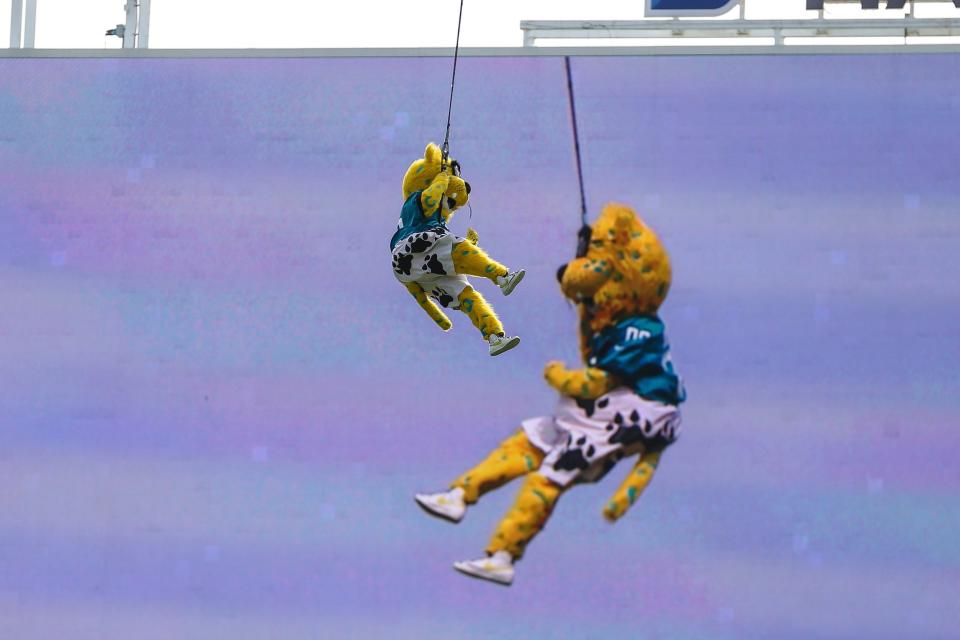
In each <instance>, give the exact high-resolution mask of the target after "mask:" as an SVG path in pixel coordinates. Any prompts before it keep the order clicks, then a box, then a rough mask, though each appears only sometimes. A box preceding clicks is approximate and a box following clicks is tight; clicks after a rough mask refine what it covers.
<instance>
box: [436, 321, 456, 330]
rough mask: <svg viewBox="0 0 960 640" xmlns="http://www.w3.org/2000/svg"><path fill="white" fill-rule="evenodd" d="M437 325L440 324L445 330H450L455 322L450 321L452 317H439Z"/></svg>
mask: <svg viewBox="0 0 960 640" xmlns="http://www.w3.org/2000/svg"><path fill="white" fill-rule="evenodd" d="M437 326H439V327H440V328H441V329H443V330H444V331H450V329H451V328H452V327H453V323H452V322H450V318H438V319H437Z"/></svg>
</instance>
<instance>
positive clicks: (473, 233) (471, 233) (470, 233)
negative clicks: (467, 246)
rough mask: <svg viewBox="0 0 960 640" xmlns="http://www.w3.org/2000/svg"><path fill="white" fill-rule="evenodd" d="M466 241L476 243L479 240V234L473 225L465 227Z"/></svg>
mask: <svg viewBox="0 0 960 640" xmlns="http://www.w3.org/2000/svg"><path fill="white" fill-rule="evenodd" d="M467 242H472V243H473V244H477V243H478V242H480V234H479V233H477V230H476V229H474V228H473V227H467Z"/></svg>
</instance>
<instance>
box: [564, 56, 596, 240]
mask: <svg viewBox="0 0 960 640" xmlns="http://www.w3.org/2000/svg"><path fill="white" fill-rule="evenodd" d="M563 64H564V66H565V67H566V69H567V95H568V96H569V97H570V121H571V122H572V123H573V151H574V154H575V155H576V157H577V182H578V183H579V184H580V230H579V231H577V257H578V258H582V257H583V256H585V255H587V248H588V247H589V246H590V237H591V235H592V231H593V230H592V229H591V228H590V225H588V224H587V196H586V194H585V193H584V190H583V168H582V167H581V162H580V132H579V131H578V130H577V107H576V105H575V104H574V101H573V74H572V73H570V56H564V57H563Z"/></svg>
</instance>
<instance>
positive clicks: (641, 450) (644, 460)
mask: <svg viewBox="0 0 960 640" xmlns="http://www.w3.org/2000/svg"><path fill="white" fill-rule="evenodd" d="M557 277H558V280H559V281H560V288H561V290H562V291H563V294H564V296H566V297H567V298H568V299H570V300H571V301H573V302H575V303H576V305H577V310H578V313H579V318H580V332H579V333H580V351H581V354H582V356H583V361H584V364H585V365H586V366H585V367H583V368H580V369H572V370H571V369H567V368H566V367H564V365H563V364H562V363H560V362H550V363H549V364H547V366H546V368H545V370H544V377H545V378H546V381H547V383H548V384H549V385H550V386H551V387H553V388H554V389H556V390H557V391H558V392H559V393H560V396H561V397H560V401H559V404H558V406H557V409H556V411H555V412H554V415H552V416H545V417H539V418H532V419H528V420H524V421H523V422H522V423H521V428H520V430H519V431H517V432H516V434H514V435H513V436H511V437H509V438H507V440H505V441H504V442H503V443H501V444H500V446H499V447H497V448H496V449H495V450H494V451H493V452H491V453H490V455H489V456H488V457H487V458H486V459H485V460H483V461H482V462H481V463H480V464H478V465H477V466H476V467H474V468H473V469H471V470H470V471H467V472H466V473H464V474H463V475H462V476H460V477H459V478H457V479H456V480H455V481H454V482H453V483H452V484H451V486H450V490H448V491H445V492H441V493H434V494H418V495H417V496H416V497H415V499H416V501H417V503H418V504H419V505H420V506H421V507H422V508H423V509H424V510H425V511H427V512H428V513H429V514H431V515H434V516H438V517H441V518H444V519H446V520H450V521H452V522H459V521H460V520H461V519H462V518H463V516H464V515H465V513H466V509H467V506H468V505H471V504H474V503H475V502H477V500H478V499H479V498H480V496H482V495H483V494H485V493H487V492H489V491H491V490H493V489H496V488H497V487H500V486H502V485H504V484H506V483H507V482H509V481H510V480H513V479H514V478H517V477H519V476H526V479H525V481H524V483H523V486H522V487H521V489H520V494H519V496H518V497H517V500H516V503H515V504H514V506H513V507H512V508H511V509H510V511H509V512H508V513H507V515H506V517H504V519H503V520H502V521H501V522H500V524H499V526H498V527H497V529H496V531H495V532H494V534H493V537H492V539H491V540H490V544H489V545H488V546H487V549H486V553H487V557H485V558H481V559H479V560H471V561H466V562H457V563H455V564H454V567H455V568H456V569H457V570H458V571H460V572H462V573H465V574H467V575H470V576H473V577H477V578H483V579H486V580H490V581H493V582H496V583H499V584H504V585H509V584H511V583H512V582H513V577H514V562H515V561H516V560H518V559H519V558H520V557H521V556H522V555H523V552H524V549H525V548H526V546H527V544H528V543H529V542H530V541H531V540H532V539H533V537H534V536H536V535H537V533H539V532H540V530H541V529H542V528H543V526H544V525H545V524H546V522H547V519H548V518H549V516H550V513H551V511H552V510H553V507H554V505H555V504H556V502H557V500H558V499H559V497H560V495H561V494H562V493H563V492H564V491H565V490H566V489H567V488H569V487H570V486H572V485H574V484H577V483H582V482H596V481H597V480H599V479H600V478H602V477H603V476H604V475H606V473H607V472H608V471H610V469H611V468H613V466H614V465H615V464H616V463H617V462H618V461H620V460H621V459H622V458H624V457H626V456H631V455H635V456H637V460H636V462H635V464H634V466H633V469H632V470H631V471H630V474H629V475H628V476H627V478H626V480H624V481H623V483H622V484H621V485H620V488H619V489H618V490H617V491H616V493H614V495H613V497H612V498H611V499H610V501H609V502H608V503H607V504H606V505H605V507H604V509H603V515H604V517H605V518H606V519H607V520H609V521H610V522H614V521H616V520H617V519H618V518H620V517H621V516H622V515H623V514H624V513H625V512H626V511H627V509H628V508H629V507H630V505H632V504H633V503H634V501H636V499H637V498H638V497H639V496H640V494H641V493H642V492H643V490H644V489H645V488H646V487H647V485H648V484H649V482H650V480H651V479H652V478H653V475H654V473H655V471H656V469H657V465H658V463H659V462H660V456H661V454H662V452H663V450H664V449H665V448H666V447H667V446H668V445H670V444H671V443H672V442H673V441H674V440H675V439H676V438H677V436H678V435H679V432H680V410H679V408H678V405H679V404H680V403H682V402H683V401H684V400H685V399H686V393H685V391H684V388H683V384H682V382H681V380H680V377H679V376H678V375H677V373H676V372H675V371H674V368H673V364H672V363H671V360H670V348H669V344H668V343H667V339H666V336H665V334H664V325H663V322H662V321H661V320H660V318H659V317H658V316H657V311H658V309H659V308H660V305H661V304H663V301H664V300H665V299H666V296H667V291H668V290H669V288H670V261H669V258H668V257H667V253H666V251H665V250H664V248H663V245H662V244H661V243H660V240H659V239H658V238H657V236H656V235H655V234H654V232H653V231H652V230H651V229H650V228H649V227H647V226H646V225H645V224H644V223H643V221H642V220H640V218H639V217H638V216H637V215H636V214H635V213H634V212H633V210H631V209H630V208H629V207H627V206H625V205H620V204H608V205H607V206H606V207H605V208H604V209H603V211H602V212H601V214H600V217H599V219H598V220H597V222H596V224H595V225H594V227H593V228H592V230H591V233H590V236H589V241H588V245H587V249H586V252H585V255H583V256H581V257H578V258H577V259H575V260H573V261H572V262H570V263H568V264H566V265H564V266H563V267H561V268H560V270H559V271H558V273H557Z"/></svg>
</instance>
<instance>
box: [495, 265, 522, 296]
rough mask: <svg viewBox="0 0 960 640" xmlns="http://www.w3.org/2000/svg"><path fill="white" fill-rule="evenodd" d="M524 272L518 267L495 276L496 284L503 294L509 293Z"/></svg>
mask: <svg viewBox="0 0 960 640" xmlns="http://www.w3.org/2000/svg"><path fill="white" fill-rule="evenodd" d="M526 273H527V272H526V271H524V270H523V269H520V270H518V271H514V272H513V273H508V274H507V275H505V276H497V286H498V287H500V290H501V291H503V295H505V296H508V295H510V292H511V291H513V289H514V287H516V286H517V285H518V284H520V281H521V280H523V276H524V275H526Z"/></svg>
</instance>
